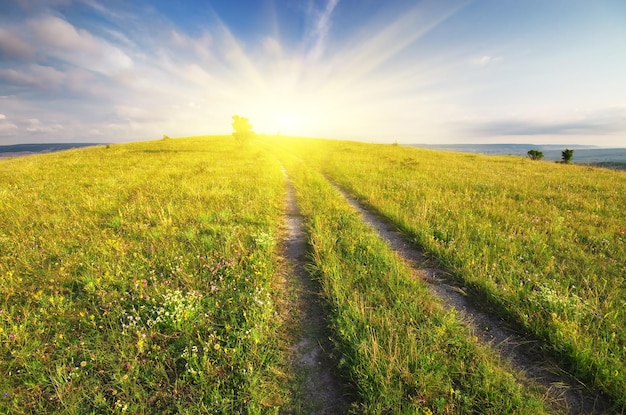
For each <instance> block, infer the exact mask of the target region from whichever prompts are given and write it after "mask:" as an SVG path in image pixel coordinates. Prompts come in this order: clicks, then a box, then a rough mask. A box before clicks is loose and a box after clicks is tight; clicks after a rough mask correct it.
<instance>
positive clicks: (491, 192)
mask: <svg viewBox="0 0 626 415" xmlns="http://www.w3.org/2000/svg"><path fill="white" fill-rule="evenodd" d="M282 145H283V146H284V147H287V148H289V149H290V150H291V151H292V152H294V153H295V154H298V156H299V157H301V158H303V159H304V160H306V161H307V162H308V163H311V164H313V165H315V166H317V168H319V169H321V170H323V171H324V172H325V173H326V174H328V175H329V176H331V177H332V178H333V179H334V180H336V181H337V182H338V183H341V185H342V186H345V187H346V188H347V189H349V190H350V192H352V193H353V194H354V195H355V196H357V197H359V198H360V199H362V200H363V201H365V202H366V203H367V204H369V205H370V206H371V207H373V208H374V209H376V210H378V211H379V212H381V213H382V214H384V215H385V216H387V217H388V218H390V219H391V220H392V221H394V222H395V223H396V224H397V225H398V226H399V227H400V228H401V229H403V230H404V231H405V232H406V233H407V234H409V235H411V236H412V237H413V238H414V239H415V242H416V243H417V244H418V245H420V246H422V247H424V248H425V249H426V250H427V251H428V252H430V253H431V254H432V255H434V256H436V257H437V258H439V259H440V260H441V261H442V262H443V263H444V264H445V265H446V266H447V267H448V268H449V269H451V270H452V271H453V272H454V273H455V274H456V275H457V276H458V278H460V279H461V280H462V281H463V282H464V283H465V284H466V285H468V286H469V287H471V288H473V289H474V290H475V291H476V292H477V293H479V295H482V296H483V298H485V299H487V300H488V301H490V302H491V303H492V305H495V306H496V307H498V308H499V309H500V310H501V312H502V313H505V314H508V315H509V316H510V318H512V319H515V320H517V321H519V322H520V323H521V324H523V325H524V326H525V327H526V328H527V329H528V330H529V331H531V332H533V333H535V334H536V335H538V336H540V337H542V338H544V339H545V340H546V341H547V342H548V344H549V345H550V347H551V348H552V349H553V350H554V351H556V353H558V354H559V355H560V356H561V357H562V359H563V361H564V363H566V365H567V366H568V367H569V368H570V369H571V370H572V371H573V372H574V373H575V374H576V375H578V376H580V377H581V378H582V379H584V380H585V381H587V382H589V383H590V384H591V385H592V386H595V387H598V388H600V389H602V390H604V391H605V392H606V393H608V394H609V395H610V396H612V397H613V398H614V399H615V400H616V401H617V402H619V403H621V404H626V393H625V391H626V323H624V322H625V321H626V320H625V317H626V315H625V314H624V313H625V311H624V310H626V285H625V284H626V278H625V277H626V209H624V207H625V206H626V176H625V175H624V173H623V172H617V171H609V170H604V169H596V168H590V167H582V166H573V165H562V164H555V163H546V162H531V161H529V160H527V159H524V158H520V157H487V156H479V155H473V154H457V153H448V152H438V151H428V150H420V149H414V148H407V147H399V146H389V145H367V144H358V143H348V142H332V141H320V140H297V141H296V140H292V141H289V140H286V141H285V142H284V143H283V144H282Z"/></svg>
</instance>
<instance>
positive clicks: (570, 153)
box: [561, 148, 574, 164]
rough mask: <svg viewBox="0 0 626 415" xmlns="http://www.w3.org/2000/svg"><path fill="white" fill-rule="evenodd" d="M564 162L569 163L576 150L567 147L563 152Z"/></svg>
mask: <svg viewBox="0 0 626 415" xmlns="http://www.w3.org/2000/svg"><path fill="white" fill-rule="evenodd" d="M561 157H562V162H563V163H565V164H568V163H569V162H571V161H572V157H574V150H570V149H567V148H566V149H565V150H563V151H562V152H561Z"/></svg>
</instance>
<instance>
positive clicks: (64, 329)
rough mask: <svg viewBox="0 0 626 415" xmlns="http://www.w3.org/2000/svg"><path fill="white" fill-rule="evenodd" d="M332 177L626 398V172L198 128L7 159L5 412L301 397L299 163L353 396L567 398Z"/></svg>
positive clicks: (3, 216) (276, 402)
mask: <svg viewBox="0 0 626 415" xmlns="http://www.w3.org/2000/svg"><path fill="white" fill-rule="evenodd" d="M285 172H286V174H287V176H286V175H285ZM328 178H331V179H332V180H333V181H334V182H336V183H338V184H340V185H341V186H342V187H344V188H345V189H348V190H349V191H350V192H351V193H352V194H353V195H354V196H356V197H358V198H359V199H361V200H362V201H364V202H365V203H366V204H368V205H369V206H370V207H371V208H372V209H374V210H376V211H378V212H380V213H381V214H383V215H384V216H386V217H387V218H389V219H390V220H392V221H393V222H395V223H396V224H397V226H398V227H399V228H400V229H402V230H403V232H405V233H406V234H407V235H410V236H411V237H412V238H413V240H414V241H415V244H417V245H419V246H421V247H423V248H424V249H426V250H427V251H428V252H429V253H430V255H432V256H433V257H436V258H437V259H438V260H439V261H441V262H442V263H443V264H444V265H445V266H446V267H447V268H448V269H449V270H450V272H452V273H454V275H455V277H456V278H458V279H459V280H460V281H463V283H464V284H465V285H466V286H467V287H468V290H472V291H473V292H475V293H476V294H477V295H479V296H481V298H483V299H484V300H485V301H486V302H488V303H489V304H491V306H492V307H493V308H494V309H496V310H497V311H498V312H499V313H501V315H502V317H503V318H506V319H509V320H511V321H513V322H516V323H518V324H520V325H522V326H523V327H524V330H527V331H528V332H530V333H532V334H533V335H536V336H538V337H540V338H542V339H544V340H545V342H546V344H547V345H548V347H549V348H551V349H552V350H553V351H554V353H556V354H557V355H558V356H560V357H561V359H562V361H563V362H564V364H565V366H566V367H567V368H568V369H569V370H571V371H573V372H574V373H575V374H576V375H577V376H579V377H580V378H581V379H583V380H584V381H585V382H588V383H589V384H590V385H592V386H593V387H595V388H598V389H601V390H603V391H604V392H606V393H607V394H609V395H610V396H611V397H612V399H613V400H614V401H616V402H618V403H620V404H621V405H624V404H626V395H625V394H624V390H626V367H625V364H624V362H626V349H624V345H625V344H626V325H625V324H624V322H623V321H624V318H623V317H624V316H623V310H624V305H625V304H626V287H625V286H624V275H625V273H626V263H625V262H624V258H626V229H625V228H624V226H625V225H624V224H625V223H626V212H624V210H623V208H622V207H623V206H625V205H626V176H624V174H623V173H622V172H616V171H610V170H604V169H594V168H590V167H582V166H575V165H560V164H555V163H537V162H532V161H530V160H527V159H523V158H519V157H486V156H481V155H476V154H461V153H449V152H441V151H432V150H424V149H414V148H407V147H401V146H392V145H371V144H361V143H353V142H340V141H326V140H312V139H295V138H286V137H282V138H276V137H265V138H260V139H259V140H258V141H257V142H252V143H250V144H248V145H245V146H239V145H236V143H235V142H234V140H232V137H196V138H188V139H170V140H159V141H153V142H144V143H133V144H124V145H110V146H107V147H93V148H86V149H74V150H68V151H63V152H58V153H51V154H41V155H33V156H29V157H24V158H19V159H10V160H2V161H0V374H2V376H0V394H3V396H0V412H2V413H104V412H106V413H110V412H120V413H122V412H130V413H155V414H156V413H179V412H185V413H224V414H226V413H280V412H297V411H296V410H295V409H294V408H299V407H302V402H298V401H297V399H302V398H297V397H294V395H293V394H292V392H291V390H292V387H291V386H290V384H291V383H292V382H294V381H295V379H297V378H298V376H297V374H294V373H292V372H291V369H290V368H291V366H290V351H289V350H290V347H291V346H290V345H289V341H290V334H289V327H290V326H289V324H288V323H287V320H289V319H290V318H293V317H290V316H288V315H286V314H285V310H284V309H283V308H281V306H280V304H281V303H284V302H289V301H292V300H293V295H292V293H290V292H288V291H286V290H285V288H284V286H282V285H281V284H280V280H281V278H282V275H283V273H284V267H283V265H282V264H284V262H285V258H284V253H283V251H282V250H281V240H282V237H283V232H284V229H283V227H284V221H285V217H284V215H285V195H286V185H287V181H288V180H291V181H293V183H294V186H295V187H296V193H297V198H298V204H299V206H300V207H301V211H302V215H303V216H304V218H305V223H306V229H307V238H308V244H309V247H310V252H309V257H308V258H309V263H308V265H307V269H309V271H310V272H311V275H312V278H315V279H316V280H317V281H319V283H320V290H321V293H320V294H321V298H322V299H323V303H324V307H325V310H327V313H328V317H327V318H328V322H329V325H330V328H331V330H332V340H333V343H334V344H335V346H336V350H335V351H334V352H333V353H335V354H336V355H337V356H336V357H337V362H338V367H337V370H338V371H339V372H340V373H341V375H342V379H343V380H344V382H345V383H346V384H347V385H350V389H351V390H353V391H354V397H352V398H351V400H352V401H353V402H354V403H353V405H352V412H354V413H391V412H400V413H405V412H406V413H416V412H417V413H440V414H448V413H494V414H495V413H529V414H531V413H532V414H535V413H545V412H550V411H551V410H553V409H552V408H551V405H552V403H551V402H550V401H549V400H548V401H546V398H544V397H543V396H542V394H543V392H542V391H541V390H540V389H539V388H538V387H537V386H536V385H534V384H533V382H531V381H529V380H528V379H525V378H524V375H523V374H522V373H519V372H517V371H515V370H513V369H512V368H511V367H510V365H509V364H507V363H506V362H505V361H502V359H501V358H500V357H499V356H498V355H497V354H495V353H494V352H493V350H491V349H490V348H489V347H488V346H487V345H485V344H482V343H481V342H479V341H478V339H476V338H475V337H474V335H473V333H471V331H470V330H468V328H467V327H466V326H465V325H464V324H463V322H462V321H461V320H460V319H459V318H458V316H456V315H455V313H454V312H451V311H446V310H445V309H444V308H443V307H442V306H441V304H440V303H439V302H438V301H437V300H436V299H434V298H432V296H431V295H430V294H429V291H428V290H427V289H426V287H425V285H424V283H423V282H421V281H419V279H415V278H413V276H412V275H411V272H410V270H408V269H407V266H406V264H404V263H402V261H399V260H398V258H397V256H396V255H395V254H394V253H393V252H392V251H391V250H390V249H389V248H388V247H387V246H386V245H385V244H384V243H383V242H382V241H381V240H380V239H379V238H378V237H377V236H376V235H375V234H374V233H373V231H372V230H371V229H369V228H368V227H367V226H365V225H364V224H363V223H362V221H361V219H360V218H359V216H358V214H357V213H356V212H355V211H354V210H353V209H351V208H350V206H349V204H348V203H347V201H345V200H344V199H343V198H342V197H341V196H340V195H339V194H338V193H337V191H336V190H334V189H333V187H332V186H331V185H330V184H329V182H328ZM301 324H302V325H305V322H302V323H301Z"/></svg>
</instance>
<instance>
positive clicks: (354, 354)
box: [282, 154, 545, 414]
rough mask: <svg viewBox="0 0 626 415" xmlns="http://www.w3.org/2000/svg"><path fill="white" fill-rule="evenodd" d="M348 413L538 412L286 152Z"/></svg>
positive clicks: (529, 394) (320, 181)
mask: <svg viewBox="0 0 626 415" xmlns="http://www.w3.org/2000/svg"><path fill="white" fill-rule="evenodd" d="M282 157H283V160H284V161H285V163H286V164H287V166H288V171H289V174H290V175H291V177H292V178H293V180H294V184H295V187H296V191H297V197H298V202H299V204H300V207H301V210H302V213H303V214H304V216H305V218H306V223H307V228H308V232H309V234H310V235H309V237H310V244H311V249H312V253H311V255H312V258H313V261H314V266H313V268H312V269H313V270H314V274H315V275H316V276H317V277H318V278H319V279H320V283H321V286H322V290H323V295H324V297H325V299H326V301H327V303H328V307H329V314H330V317H329V318H330V320H331V326H332V329H333V332H334V340H335V341H336V345H337V348H338V350H340V351H341V367H342V369H343V371H344V373H345V374H346V376H347V377H348V378H349V379H350V380H351V382H352V383H353V384H354V385H355V387H356V389H357V392H358V395H359V401H358V403H357V404H355V406H354V407H353V408H352V409H353V411H354V412H355V413H371V414H380V413H424V414H431V413H436V414H452V413H459V414H461V413H482V414H488V413H492V414H502V413H529V414H530V413H532V414H536V413H544V411H545V409H544V407H543V403H542V401H541V398H540V397H539V396H538V395H537V394H536V392H533V391H532V390H530V389H525V388H524V387H522V386H521V385H520V384H519V383H517V382H516V379H515V377H514V375H513V374H512V373H511V372H509V371H507V369H505V368H503V365H502V363H501V362H499V361H498V359H497V358H495V357H494V356H493V355H492V354H490V352H489V351H487V350H486V349H485V348H484V347H482V346H480V345H479V344H478V341H477V340H476V339H475V338H474V337H473V336H472V334H471V333H470V332H469V330H468V329H467V328H466V327H465V326H464V325H462V324H461V323H460V322H459V320H458V318H457V317H456V316H455V314H454V312H452V311H448V312H446V311H444V310H443V308H442V307H441V306H440V305H439V304H438V303H436V302H434V301H433V299H432V297H431V295H430V293H429V292H428V290H427V288H426V287H425V286H424V284H423V283H421V282H419V281H418V280H416V279H414V278H413V277H412V276H411V275H410V272H409V271H408V270H407V268H406V266H405V265H404V264H403V263H402V262H401V261H400V260H399V259H398V258H397V257H396V256H395V255H394V254H393V253H392V252H391V251H390V248H388V247H387V246H386V245H385V243H384V242H383V241H382V240H381V239H380V238H379V237H378V236H377V235H375V233H374V231H373V230H372V229H370V228H369V227H368V226H367V225H365V224H364V223H363V221H362V219H361V218H360V217H359V215H358V214H357V213H356V212H355V211H354V210H353V209H352V208H351V207H350V206H349V205H348V204H347V202H346V201H345V200H344V199H343V198H342V197H341V195H340V194H338V192H337V191H336V190H335V189H333V188H332V187H331V186H330V184H329V183H328V182H327V181H326V180H325V179H324V178H323V177H322V176H321V175H320V174H319V173H317V172H315V171H313V170H311V169H309V168H307V167H306V166H305V165H304V164H302V163H300V162H298V161H297V160H294V159H293V158H291V157H289V156H286V155H284V154H283V156H282Z"/></svg>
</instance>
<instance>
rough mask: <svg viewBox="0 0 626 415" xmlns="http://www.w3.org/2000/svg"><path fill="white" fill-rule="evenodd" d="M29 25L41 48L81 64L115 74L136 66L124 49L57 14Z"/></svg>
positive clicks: (42, 50) (95, 70)
mask: <svg viewBox="0 0 626 415" xmlns="http://www.w3.org/2000/svg"><path fill="white" fill-rule="evenodd" d="M28 26H29V28H30V30H31V31H32V33H33V35H34V37H35V38H36V39H37V41H38V44H39V46H40V51H41V52H43V53H45V54H47V55H50V56H52V57H55V58H59V59H62V60H64V61H66V62H69V63H71V64H73V65H76V66H78V67H82V68H85V69H88V70H90V71H93V72H99V73H102V74H105V75H113V74H115V73H118V72H120V71H123V70H126V69H129V68H131V67H132V66H133V61H132V59H131V58H130V57H129V56H128V55H126V54H125V53H124V52H123V51H122V50H120V49H118V48H117V47H115V46H113V45H111V44H110V43H109V42H107V41H106V40H104V39H102V38H99V37H96V36H94V35H92V34H91V33H89V32H88V31H86V30H84V29H77V28H75V27H74V26H73V25H72V24H70V23H69V22H67V21H65V20H63V19H61V18H58V17H56V16H45V17H43V18H40V19H37V20H31V21H30V22H28Z"/></svg>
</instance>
